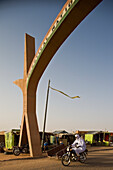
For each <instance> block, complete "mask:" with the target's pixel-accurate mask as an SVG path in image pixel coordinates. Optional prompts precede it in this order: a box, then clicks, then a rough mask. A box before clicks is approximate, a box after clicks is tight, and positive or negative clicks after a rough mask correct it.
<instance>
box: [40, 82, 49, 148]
mask: <svg viewBox="0 0 113 170" xmlns="http://www.w3.org/2000/svg"><path fill="white" fill-rule="evenodd" d="M49 87H50V80H49V82H48V89H47V98H46V107H45V117H44V126H43V134H42V144H41V146H42V149H43V148H44V134H45V126H46V116H47V106H48V97H49Z"/></svg>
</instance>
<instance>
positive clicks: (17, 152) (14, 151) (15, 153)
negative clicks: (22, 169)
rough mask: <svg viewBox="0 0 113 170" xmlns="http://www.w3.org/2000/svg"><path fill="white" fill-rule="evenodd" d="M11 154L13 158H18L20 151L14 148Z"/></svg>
mask: <svg viewBox="0 0 113 170" xmlns="http://www.w3.org/2000/svg"><path fill="white" fill-rule="evenodd" d="M13 154H14V155H15V156H19V155H20V149H19V148H15V149H14V150H13Z"/></svg>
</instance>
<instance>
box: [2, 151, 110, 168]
mask: <svg viewBox="0 0 113 170" xmlns="http://www.w3.org/2000/svg"><path fill="white" fill-rule="evenodd" d="M26 169H27V170H38V169H39V170H62V169H65V170H67V169H68V170H70V169H76V170H97V169H98V170H113V149H106V150H105V149H100V150H99V151H96V150H94V151H91V152H89V155H88V159H87V161H86V163H85V164H82V163H80V162H71V164H70V165H69V167H64V166H63V165H62V164H61V160H58V159H55V158H47V157H46V158H45V157H44V158H41V159H29V158H27V159H25V160H24V159H21V160H9V161H8V160H6V161H3V160H2V161H0V170H26Z"/></svg>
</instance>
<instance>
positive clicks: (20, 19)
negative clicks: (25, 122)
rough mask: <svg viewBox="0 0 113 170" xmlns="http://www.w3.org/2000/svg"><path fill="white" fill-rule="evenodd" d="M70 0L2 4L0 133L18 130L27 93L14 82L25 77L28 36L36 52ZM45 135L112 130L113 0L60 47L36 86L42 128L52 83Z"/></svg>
mask: <svg viewBox="0 0 113 170" xmlns="http://www.w3.org/2000/svg"><path fill="white" fill-rule="evenodd" d="M65 2H66V0H60V1H58V0H43V1H42V0H31V1H30V0H16V1H15V0H1V1H0V131H1V130H10V129H12V128H19V127H20V125H21V119H22V114H23V95H22V92H21V90H20V89H19V88H18V87H17V86H16V85H15V84H13V81H15V80H17V79H20V78H23V66H24V37H25V33H28V34H30V35H31V36H33V37H35V42H36V51H37V50H38V47H39V45H40V44H41V42H42V40H43V38H44V37H45V35H46V33H47V31H48V30H49V28H50V26H51V24H52V23H53V21H54V20H55V18H56V17H57V15H58V13H59V12H60V10H61V9H62V7H63V5H64V4H65ZM49 79H50V81H51V86H52V87H53V88H57V89H59V90H61V91H63V92H65V93H67V94H68V95H70V96H75V95H79V96H80V97H81V98H80V99H73V100H72V99H69V98H67V97H65V96H63V95H62V94H60V93H57V92H55V91H53V90H51V89H50V94H49V103H48V114H47V124H46V131H54V130H59V129H65V130H67V131H69V132H71V131H75V130H105V129H106V130H109V131H113V1H112V0H103V2H102V3H101V4H100V5H99V6H98V7H97V8H95V9H94V10H93V11H92V12H91V13H90V14H89V15H88V16H87V17H86V18H85V19H84V20H83V21H82V22H81V24H80V25H79V26H78V27H77V28H76V29H75V30H74V31H73V33H72V34H71V35H70V36H69V37H68V39H67V40H66V41H65V42H64V43H63V45H62V46H61V47H60V48H59V50H58V51H57V53H56V54H55V56H54V57H53V59H52V60H51V62H50V63H49V65H48V67H47V69H46V71H45V72H44V74H43V76H42V78H41V80H40V83H39V86H38V87H37V101H36V106H37V108H36V111H37V119H38V125H39V130H42V128H43V119H44V112H45V102H46V93H47V86H48V81H49Z"/></svg>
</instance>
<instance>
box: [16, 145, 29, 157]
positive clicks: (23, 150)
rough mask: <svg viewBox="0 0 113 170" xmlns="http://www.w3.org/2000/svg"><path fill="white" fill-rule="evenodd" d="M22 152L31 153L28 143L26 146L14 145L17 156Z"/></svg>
mask: <svg viewBox="0 0 113 170" xmlns="http://www.w3.org/2000/svg"><path fill="white" fill-rule="evenodd" d="M20 153H29V146H28V144H26V145H24V146H21V147H18V146H14V147H13V154H14V155H15V156H19V155H20Z"/></svg>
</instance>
